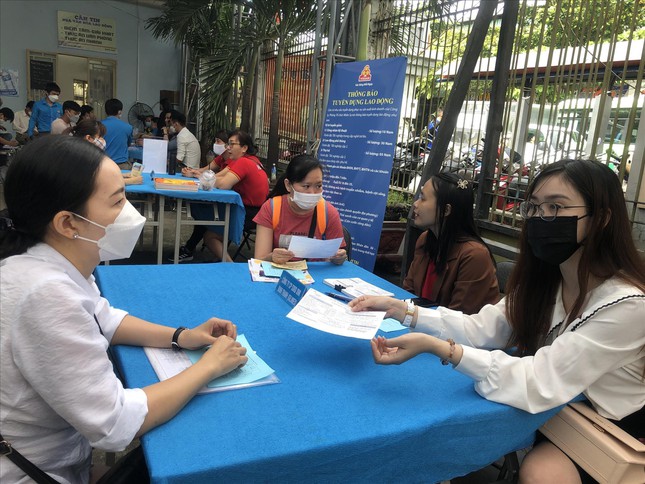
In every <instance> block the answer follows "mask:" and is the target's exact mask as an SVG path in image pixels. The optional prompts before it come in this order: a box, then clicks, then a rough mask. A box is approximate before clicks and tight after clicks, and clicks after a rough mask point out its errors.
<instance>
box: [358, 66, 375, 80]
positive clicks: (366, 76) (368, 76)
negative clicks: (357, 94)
mask: <svg viewBox="0 0 645 484" xmlns="http://www.w3.org/2000/svg"><path fill="white" fill-rule="evenodd" d="M371 80H372V71H371V70H370V66H369V64H366V65H365V67H363V70H362V71H361V75H360V76H358V82H365V81H371Z"/></svg>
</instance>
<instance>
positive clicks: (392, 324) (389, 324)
mask: <svg viewBox="0 0 645 484" xmlns="http://www.w3.org/2000/svg"><path fill="white" fill-rule="evenodd" d="M379 329H380V330H381V331H383V332H384V333H391V332H392V331H402V330H404V329H408V328H406V327H405V326H403V325H402V324H401V323H399V322H398V321H397V320H396V319H394V318H385V319H384V320H383V322H382V323H381V327H380V328H379Z"/></svg>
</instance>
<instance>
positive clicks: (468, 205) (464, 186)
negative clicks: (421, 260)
mask: <svg viewBox="0 0 645 484" xmlns="http://www.w3.org/2000/svg"><path fill="white" fill-rule="evenodd" d="M428 182H429V183H432V186H433V188H434V191H435V193H436V196H437V204H436V214H435V220H436V222H435V223H436V226H437V233H436V234H435V233H434V232H432V230H428V238H427V239H426V245H425V250H426V252H427V253H428V254H429V255H430V258H431V259H432V261H433V262H434V265H435V270H436V271H437V274H441V273H442V272H443V271H444V270H445V268H446V264H447V262H448V257H449V256H450V252H451V250H452V247H453V246H454V245H455V243H457V242H464V241H467V240H475V241H477V242H480V243H481V244H482V245H483V246H484V247H486V248H487V249H488V252H489V254H490V256H491V259H492V260H493V263H494V259H493V255H492V253H491V252H490V249H489V248H488V246H487V245H486V243H485V242H484V241H483V240H482V238H481V237H480V236H479V232H478V230H477V227H476V226H475V218H474V215H473V204H474V193H473V182H472V181H470V180H466V179H465V178H462V177H461V176H459V175H457V174H456V173H440V174H438V175H434V176H433V177H431V178H430V180H429V181H428ZM428 182H426V183H428ZM448 205H450V214H449V215H446V211H447V210H446V208H447V206H448Z"/></svg>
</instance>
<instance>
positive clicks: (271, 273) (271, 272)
mask: <svg viewBox="0 0 645 484" xmlns="http://www.w3.org/2000/svg"><path fill="white" fill-rule="evenodd" d="M262 270H263V271H264V275H265V276H266V277H278V278H279V277H281V276H282V272H283V271H285V270H286V271H287V272H288V273H289V274H291V275H292V276H293V277H295V278H296V279H298V280H299V281H302V282H304V281H305V280H306V279H307V275H308V274H309V273H308V272H307V271H304V272H303V271H297V270H291V269H279V268H277V267H275V266H273V264H271V262H267V261H264V262H262Z"/></svg>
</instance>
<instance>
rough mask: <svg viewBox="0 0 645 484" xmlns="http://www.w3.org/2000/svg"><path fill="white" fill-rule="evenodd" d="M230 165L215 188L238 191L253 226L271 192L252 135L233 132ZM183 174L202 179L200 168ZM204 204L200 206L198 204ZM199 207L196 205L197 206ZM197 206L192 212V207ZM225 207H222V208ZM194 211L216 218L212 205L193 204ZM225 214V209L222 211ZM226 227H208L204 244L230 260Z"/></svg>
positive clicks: (199, 215)
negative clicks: (225, 240) (227, 249)
mask: <svg viewBox="0 0 645 484" xmlns="http://www.w3.org/2000/svg"><path fill="white" fill-rule="evenodd" d="M227 151H228V157H229V164H228V166H227V167H226V168H224V169H223V170H221V171H220V172H219V173H217V176H216V177H215V188H219V189H222V190H235V191H236V192H237V193H239V194H240V197H241V198H242V203H243V204H244V208H245V209H246V216H245V221H244V225H245V227H250V226H252V224H253V217H255V215H256V214H257V213H258V211H259V210H260V206H261V205H262V204H263V203H264V201H265V200H266V199H267V196H268V194H269V178H268V177H267V174H266V172H265V171H264V167H263V166H262V163H261V162H260V160H259V159H258V158H257V156H255V153H256V152H257V150H256V148H255V145H254V144H253V138H251V135H249V134H248V133H246V132H245V131H241V130H236V131H233V133H231V136H230V137H229V139H228V142H227ZM182 174H183V175H184V176H189V177H194V178H199V175H200V174H201V171H200V170H195V169H190V170H183V171H182ZM199 205H201V207H199ZM195 206H197V207H195ZM193 207H195V208H197V211H193V210H192V208H193ZM220 208H221V209H222V210H223V207H220ZM191 212H192V214H193V217H194V218H195V219H196V220H214V217H215V215H214V214H213V212H212V205H206V204H193V205H191ZM220 217H223V212H222V213H220ZM223 232H224V228H223V227H217V226H208V230H207V232H206V233H205V234H204V243H205V244H206V247H208V248H209V250H210V251H211V252H212V253H213V254H215V256H217V257H219V258H220V259H222V260H225V261H230V260H231V257H230V256H229V254H228V252H227V251H226V250H225V249H224V247H223V244H222V241H223V237H222V234H223Z"/></svg>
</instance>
